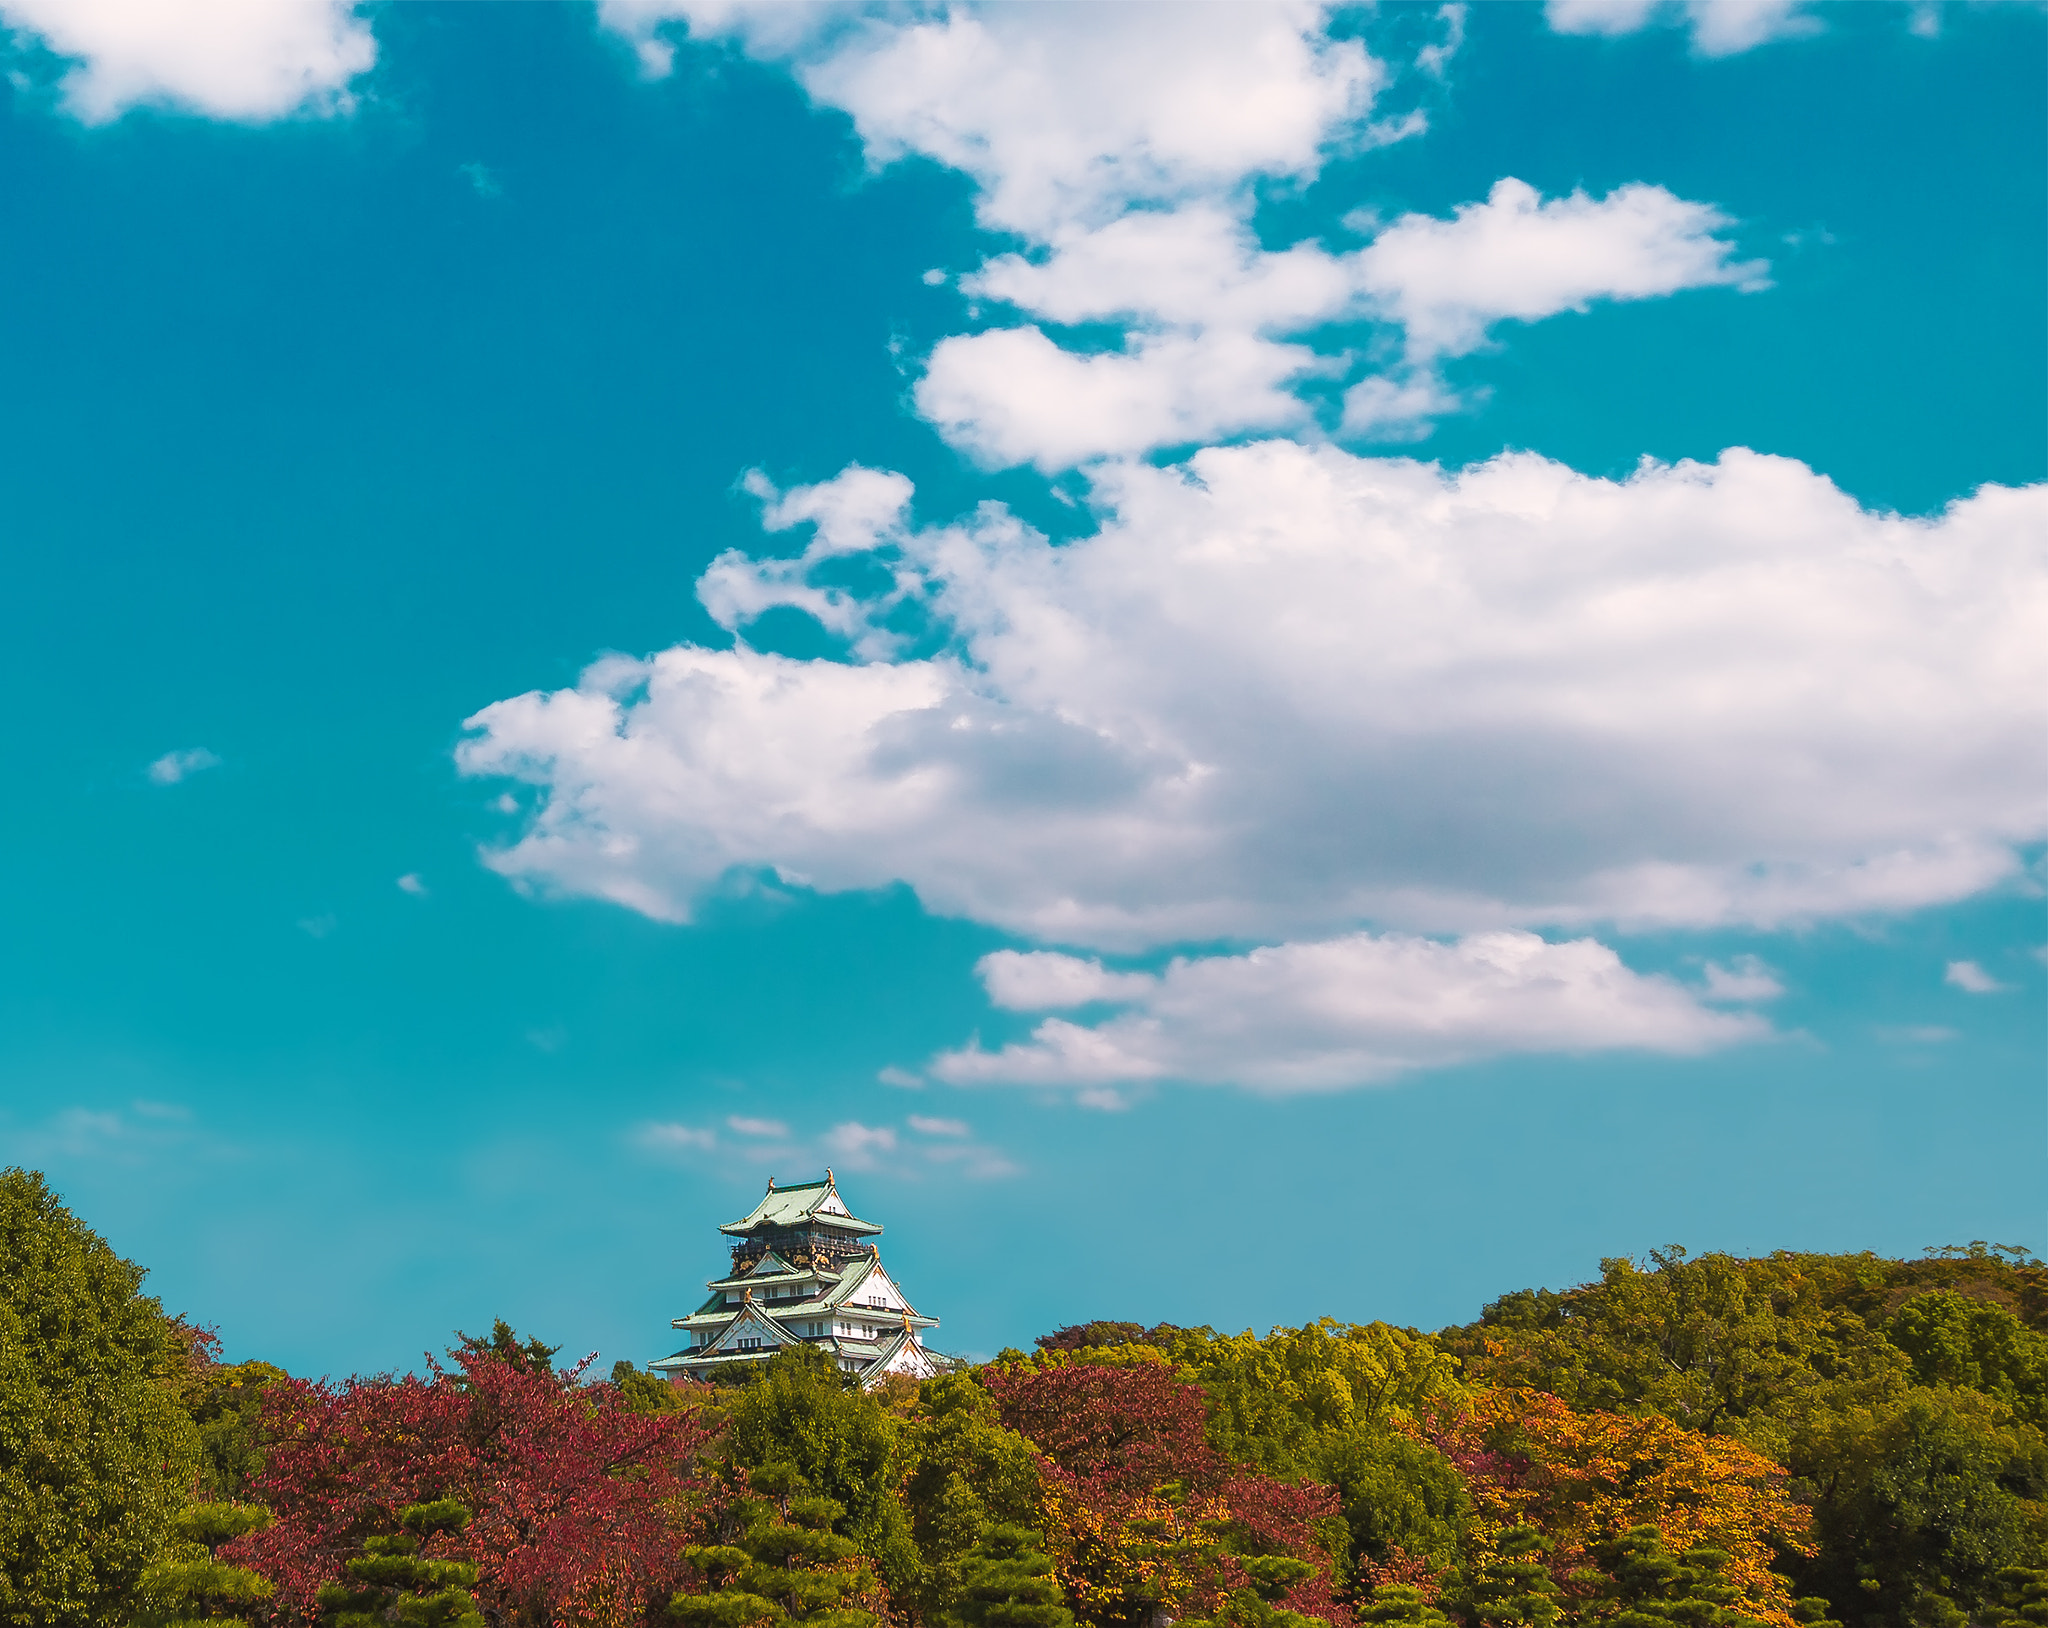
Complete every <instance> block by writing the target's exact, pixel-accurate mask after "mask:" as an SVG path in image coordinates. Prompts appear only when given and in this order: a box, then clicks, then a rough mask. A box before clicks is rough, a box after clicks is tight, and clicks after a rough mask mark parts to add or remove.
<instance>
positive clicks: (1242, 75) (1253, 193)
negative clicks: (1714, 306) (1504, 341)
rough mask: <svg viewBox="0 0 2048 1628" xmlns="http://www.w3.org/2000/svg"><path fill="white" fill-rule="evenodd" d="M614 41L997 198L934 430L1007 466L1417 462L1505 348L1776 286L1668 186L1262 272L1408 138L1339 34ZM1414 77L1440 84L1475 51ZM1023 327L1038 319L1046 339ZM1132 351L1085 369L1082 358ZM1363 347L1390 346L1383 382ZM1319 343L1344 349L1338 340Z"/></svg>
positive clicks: (1048, 22) (783, 14)
mask: <svg viewBox="0 0 2048 1628" xmlns="http://www.w3.org/2000/svg"><path fill="white" fill-rule="evenodd" d="M601 15H602V16H603V17H604V18H605V20H606V21H607V23H608V24H609V25H610V26H611V27H613V28H614V29H616V30H618V31H619V32H621V33H623V34H624V35H626V36H627V37H628V38H630V39H632V40H634V41H635V42H636V44H637V45H638V46H639V47H640V49H641V52H642V56H643V60H646V61H647V62H649V64H650V65H651V66H653V67H654V68H656V69H658V70H664V69H665V68H666V66H667V64H668V61H669V56H670V53H671V51H672V47H671V46H670V45H669V44H668V43H667V42H666V40H665V38H664V35H663V33H662V30H663V29H664V28H665V27H667V26H669V25H671V24H674V23H676V22H682V23H685V24H687V26H688V29H689V31H690V32H691V33H693V34H695V35H696V36H698V37H700V38H706V39H726V40H731V41H734V42H736V43H738V44H740V45H741V46H742V47H743V48H745V49H747V50H749V51H751V52H752V53H753V54H754V55H756V56H759V57H763V58H765V59H767V60H770V61H775V62H779V63H782V64H784V65H786V66H787V67H788V68H789V70H790V71H791V72H792V73H793V74H794V75H795V76H796V78H797V80H798V81H799V82H800V83H801V84H802V85H803V86H804V87H805V89H806V90H807V91H809V93H810V94H811V96H812V97H813V98H814V99H815V100H816V101H817V102H819V103H820V104H821V105H824V106H829V107H835V108H838V109H841V110H843V111H844V112H845V113H847V114H848V115H849V116H850V117H851V119H852V121H853V124H854V128H855V130H856V131H857V132H858V134H859V136H860V138H861V140H862V143H863V145H864V148H865V150H866V153H867V155H868V159H869V161H870V163H872V164H875V165H885V164H888V163H891V162H894V161H896V160H898V159H900V158H903V157H906V156H910V155H917V156H921V157H924V158H928V159H932V160H935V161H936V162H938V163H941V164H944V165H947V166H949V167H951V168H953V169H956V170H959V171H961V172H962V173H964V174H966V175H968V176H969V177H971V178H972V179H973V180H974V182H975V183H976V187H977V195H976V201H977V208H978V210H979V213H980V217H981V219H982V222H983V223H984V224H985V225H986V226H988V227H990V228H992V229H994V230H996V231H999V232H1003V233H1007V234H1011V235H1012V236H1013V237H1015V238H1017V239H1021V240H1022V242H1023V245H1024V247H1023V248H1022V249H1020V250H1016V251H1012V252H1007V253H998V254H996V255H994V256H992V257H991V258H990V259H988V260H987V261H985V262H984V263H983V264H982V265H981V266H979V267H978V268H976V269H974V270H972V271H969V272H968V273H967V274H966V275H964V276H963V277H961V278H960V280H959V281H960V288H961V292H962V293H963V294H965V295H966V296H967V297H968V298H969V300H970V301H972V302H973V304H972V305H971V306H970V317H971V319H973V320H979V316H978V313H980V312H981V311H982V310H984V309H985V308H988V309H992V310H993V312H994V316H993V319H992V322H991V325H990V326H988V327H986V328H984V329H983V330H982V331H979V332H973V333H961V334H955V335H953V336H951V337H948V338H946V339H944V340H942V341H940V342H939V343H938V345H936V346H935V347H934V349H933V351H932V353H931V355H930V356H929V358H928V359H927V362H926V368H925V372H924V376H923V377H922V379H921V380H920V381H919V382H918V385H917V387H916V392H915V399H916V403H917V406H918V410H919V411H920V412H921V413H922V414H923V415H924V416H925V417H926V418H927V419H929V420H930V421H931V422H932V423H933V424H934V425H936V426H937V427H938V429H939V431H940V433H941V434H942V435H944V436H945V437H946V438H947V439H948V440H949V441H951V442H952V443H953V444H954V445H955V446H957V447H959V448H961V449H962V450H964V451H966V452H967V453H969V454H970V455H971V456H972V457H974V458H975V459H976V460H978V461H980V462H982V463H984V464H988V465H993V466H1004V465H1014V464H1025V463H1028V464H1035V465H1037V466H1038V467H1039V468H1041V469H1044V470H1047V471H1053V470H1059V469H1065V468H1070V467H1074V466H1077V465H1080V464H1085V463H1087V462H1089V461H1091V460H1094V459H1098V458H1104V457H1118V456H1128V455H1134V454H1141V453H1145V452H1148V451H1151V450H1153V449H1155V448H1160V447H1173V446H1183V445H1193V444H1198V443H1204V442H1213V441H1217V440H1223V439H1228V438H1233V437H1239V436H1244V435H1249V434H1257V433H1271V432H1276V431H1284V432H1289V433H1295V432H1303V431H1306V432H1310V433H1314V434H1335V435H1338V436H1340V437H1351V438H1369V439H1377V440H1403V439H1411V438H1414V437H1416V436H1418V435H1420V434H1422V433H1425V432H1426V429H1427V426H1428V423H1429V421H1430V420H1431V419H1432V418H1434V417H1436V416H1438V415H1440V414H1442V413H1444V412H1449V411H1453V410H1456V409H1457V408H1458V407H1459V406H1460V405H1461V403H1460V401H1459V399H1458V398H1457V396H1456V395H1455V393H1453V392H1452V391H1451V390H1450V389H1449V388H1448V387H1447V386H1446V385H1445V384H1444V382H1443V380H1442V378H1441V377H1440V376H1439V374H1438V373H1437V371H1436V363H1437V362H1438V360H1439V359H1440V358H1442V357H1445V356H1449V355H1459V354H1463V353H1466V352H1469V351H1472V350H1475V349H1477V348H1478V347H1480V346H1481V345H1482V344H1484V343H1485V342H1486V339H1487V336H1488V332H1489V329H1490V328H1491V327H1492V326H1493V325H1494V324H1496V323H1499V322H1503V321H1521V322H1533V321H1537V320H1540V319H1542V318H1544V317H1549V316H1554V315H1556V314H1558V313H1559V312H1563V311H1575V310H1584V309H1586V308H1587V306H1588V305H1590V304H1591V303H1593V302H1595V301H1600V300H1620V299H1645V298H1651V297H1656V296H1661V295H1666V294H1670V293H1674V292H1676V291H1677V290H1679V289H1683V288H1696V287H1709V286H1715V285H1736V286H1740V287H1743V288H1757V287H1761V286H1764V273H1765V271H1766V269H1767V268H1765V266H1764V265H1763V264H1762V263H1761V262H1755V261H1749V262H1745V261H1740V260H1738V259H1737V258H1736V251H1735V249H1734V246H1733V244H1732V243H1731V242H1730V241H1728V240H1727V239H1726V238H1725V236H1723V235H1720V234H1723V233H1724V232H1725V231H1726V230H1727V229H1728V228H1730V227H1731V226H1732V225H1733V224H1734V223H1733V222H1732V221H1731V220H1729V219H1728V218H1727V217H1725V216H1724V215H1723V214H1722V213H1720V212H1719V211H1718V210H1716V209H1714V208H1712V207H1710V206H1708V205H1705V204H1700V203H1694V202H1689V201H1687V200H1684V199H1680V198H1677V197H1675V196H1673V195H1672V194H1671V193H1669V192H1667V191H1665V190H1664V189H1663V188H1661V187H1656V186H1651V185H1642V184H1638V185H1633V186H1625V187H1621V188H1619V189H1617V190H1616V191H1615V192H1613V193H1611V194H1609V195H1608V196H1607V197H1604V198H1592V197H1588V196H1586V195H1584V194H1582V193H1573V194H1571V195H1570V196H1568V197H1564V198H1554V199H1543V198H1541V197H1539V196H1538V194H1537V193H1536V192H1535V190H1534V189H1533V188H1531V187H1529V186H1527V185H1526V184H1524V183H1523V182H1521V181H1519V180H1515V179H1513V178H1506V179H1503V180H1501V181H1500V182H1499V183H1498V184H1496V185H1495V187H1494V188H1493V189H1492V191H1491V193H1490V194H1489V196H1488V197H1487V198H1486V199H1485V200H1483V201H1479V202H1474V203H1470V204H1467V205H1465V206H1463V207H1461V208H1459V209H1458V210H1456V211H1455V212H1454V214H1453V215H1452V216H1451V217H1450V218H1449V219H1433V218H1431V217H1427V216H1422V215H1408V216H1404V217H1402V218H1401V219H1399V220H1397V221H1395V222H1393V223H1392V224H1391V225H1388V226H1386V227H1385V228H1384V229H1380V228H1378V227H1377V226H1375V225H1373V224H1372V223H1365V224H1364V225H1363V226H1362V228H1361V235H1369V236H1370V237H1371V241H1370V242H1368V243H1366V244H1365V245H1364V246H1363V247H1360V248H1353V249H1335V250H1333V249H1331V248H1329V247H1327V246H1325V245H1324V244H1323V243H1321V242H1317V241H1312V240H1305V241H1300V242H1296V243H1294V244H1293V245H1291V246H1288V247H1284V248H1268V247H1265V246H1263V245H1262V243H1261V241H1260V239H1259V237H1258V235H1257V234H1256V233H1255V231H1254V229H1253V217H1254V213H1255V209H1256V206H1257V203H1258V200H1259V196H1260V189H1261V188H1262V187H1263V188H1271V187H1273V186H1275V185H1279V186H1282V187H1285V186H1291V185H1297V184H1299V183H1301V182H1304V181H1306V180H1309V179H1311V178H1313V177H1314V176H1315V175H1316V174H1317V173H1318V172H1319V171H1320V169H1321V168H1322V166H1323V164H1324V163H1325V161H1326V160H1327V159H1328V158H1329V157H1330V156H1332V155H1333V154H1336V153H1340V152H1344V151H1355V150H1358V149H1362V148H1367V147H1371V146H1374V145H1381V144H1384V143H1387V142H1391V141H1399V140H1404V139H1407V138H1409V137H1411V136H1415V135H1418V134H1420V133H1421V132H1422V131H1423V130H1425V129H1426V128H1427V119H1426V117H1425V115H1424V113H1423V112H1422V110H1421V109H1419V108H1414V107H1411V108H1409V109H1407V110H1406V111H1405V112H1397V113H1391V114H1389V113H1384V112H1381V111H1380V110H1379V108H1378V107H1377V105H1376V104H1377V103H1378V102H1379V101H1380V100H1381V99H1382V96H1383V93H1384V92H1385V90H1386V87H1387V85H1388V84H1389V82H1390V81H1391V80H1392V78H1393V77H1394V70H1393V69H1392V68H1391V67H1390V66H1389V65H1388V64H1387V63H1385V62H1383V61H1381V60H1380V59H1378V58H1376V57H1374V56H1373V55H1372V54H1371V53H1370V52H1369V51H1368V50H1367V48H1366V47H1365V45H1363V44H1362V43H1361V42H1360V41H1358V40H1356V39H1349V38H1346V39H1338V38H1333V37H1332V34H1331V32H1330V29H1329V17H1328V15H1327V13H1326V11H1325V8H1323V7H1321V6H1316V5H1306V4H1299V3H1291V0H1290V3H1285V4H1252V5H1242V4H1215V5H1203V6H1195V7H1188V8H1183V9H1181V10H1179V11H1176V12H1175V13H1174V26H1173V27H1172V28H1170V29H1165V28H1161V27H1159V26H1158V18H1159V14H1158V13H1156V12H1154V11H1152V10H1150V9H1148V8H1146V7H1143V6H999V7H988V8H983V9H971V8H966V7H960V8H951V9H948V10H947V11H945V12H944V13H943V14H942V15H939V16H936V17H933V16H925V17H920V16H918V15H916V14H915V13H901V12H881V13H872V12H870V13H863V12H857V11H856V12H848V11H835V10H830V9H813V8H784V7H768V8H761V7H740V6H731V5H726V4H702V3H691V0H676V3H672V4H671V3H664V0H611V3H609V4H607V5H605V6H604V7H603V8H602V10H601ZM1460 18H1461V13H1459V12H1458V11H1457V9H1456V8H1446V10H1445V12H1444V14H1443V17H1442V20H1441V21H1442V37H1441V38H1439V39H1437V40H1435V41H1434V42H1433V43H1431V44H1429V45H1426V46H1423V47H1421V48H1420V49H1419V50H1418V51H1417V52H1416V54H1415V56H1414V60H1413V63H1412V64H1411V66H1412V67H1413V68H1414V69H1415V70H1417V71H1418V72H1419V73H1420V74H1421V75H1422V76H1424V77H1434V76H1441V75H1442V73H1443V72H1444V70H1445V67H1446V65H1447V63H1448V62H1449V60H1450V57H1451V55H1452V53H1453V52H1454V51H1455V50H1456V48H1457V44H1458V41H1459V39H1460V37H1461V34H1462V29H1461V24H1460ZM1020 319H1021V320H1020ZM1078 324H1091V325H1100V324H1109V325H1111V326H1112V327H1113V328H1115V329H1117V330H1118V331H1119V333H1120V338H1119V339H1118V341H1117V342H1116V343H1113V344H1111V345H1109V346H1107V347H1105V346H1104V345H1103V344H1102V343H1101V337H1100V334H1099V332H1097V333H1093V334H1091V335H1090V336H1089V338H1088V339H1087V340H1086V342H1084V341H1083V340H1082V339H1081V338H1078V337H1076V336H1075V335H1074V334H1072V333H1071V332H1070V331H1069V330H1071V329H1072V328H1073V327H1074V326H1075V325H1078ZM1336 324H1344V325H1348V327H1349V328H1350V329H1352V330H1356V329H1358V328H1359V327H1361V326H1365V327H1368V328H1370V327H1372V326H1373V325H1379V326H1380V327H1382V328H1384V329H1387V330H1391V333H1392V335H1393V336H1394V339H1395V346H1394V349H1395V352H1396V353H1397V359H1396V360H1395V361H1394V362H1393V363H1392V365H1391V366H1388V365H1386V364H1385V361H1384V359H1383V358H1382V359H1381V360H1380V361H1377V362H1376V361H1375V360H1374V349H1375V347H1374V346H1372V345H1370V344H1361V343H1360V342H1359V341H1358V339H1357V337H1356V333H1355V332H1353V333H1352V336H1351V337H1350V338H1348V339H1346V340H1344V341H1343V342H1341V343H1338V342H1330V341H1328V339H1327V331H1328V330H1330V329H1331V328H1332V325H1336ZM1319 330H1322V331H1323V332H1321V333H1319Z"/></svg>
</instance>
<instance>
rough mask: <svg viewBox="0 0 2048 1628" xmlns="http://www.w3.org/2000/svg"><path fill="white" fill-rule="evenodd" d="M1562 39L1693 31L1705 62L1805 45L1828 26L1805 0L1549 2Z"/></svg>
mask: <svg viewBox="0 0 2048 1628" xmlns="http://www.w3.org/2000/svg"><path fill="white" fill-rule="evenodd" d="M1543 10H1544V16H1545V18H1546V20H1547V21H1548V22H1549V24H1550V26H1551V27H1552V28H1553V29H1555V30H1556V31H1557V32H1558V33H1560V34H1606V35H1617V34H1634V33H1637V32H1639V31H1640V30H1642V29H1645V28H1650V27H1654V26H1664V27H1682V28H1686V29H1688V30H1690V31H1691V34H1692V48H1693V49H1694V50H1695V51H1696V52H1698V53H1699V54H1700V55H1701V56H1703V57H1725V56H1735V55H1737V54H1738V53H1740V52H1743V51H1748V50H1751V49H1753V48H1754V47H1756V46H1759V45H1766V44H1769V43H1770V42H1771V41H1773V40H1789V39H1803V38H1806V37H1808V36H1809V35H1813V34H1818V33H1819V32H1820V31H1821V28H1822V26H1823V25H1822V24H1821V21H1820V19H1819V18H1817V17H1815V16H1814V15H1813V14H1812V12H1811V11H1810V10H1809V9H1808V7H1807V5H1806V3H1805V0H1548V3H1547V4H1546V5H1545V6H1544V8H1543Z"/></svg>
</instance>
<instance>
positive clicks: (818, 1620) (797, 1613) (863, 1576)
mask: <svg viewBox="0 0 2048 1628" xmlns="http://www.w3.org/2000/svg"><path fill="white" fill-rule="evenodd" d="M753 1484H754V1487H755V1489H756V1490H757V1491H762V1492H766V1493H768V1494H769V1496H768V1497H767V1498H761V1499H754V1500H752V1501H750V1502H749V1503H747V1504H744V1505H742V1506H741V1509H740V1515H741V1518H742V1519H743V1520H744V1521H745V1522H746V1525H745V1528H744V1530H742V1531H741V1533H740V1534H739V1536H738V1537H736V1538H735V1539H734V1540H733V1541H732V1542H731V1543H729V1544H706V1545H693V1546H691V1547H690V1548H688V1549H685V1550H684V1551H683V1553H684V1554H685V1555H686V1556H687V1557H688V1558H689V1560H690V1562H691V1563H692V1564H693V1565H695V1566H696V1567H697V1569H698V1570H699V1571H701V1572H702V1573H703V1574H704V1575H705V1577H706V1578H708V1579H711V1580H713V1581H714V1582H715V1583H716V1586H715V1587H714V1588H713V1589H712V1591H711V1592H710V1593H708V1594H678V1595H677V1596H676V1597H675V1598H674V1599H673V1600H672V1601H670V1602H669V1608H668V1609H669V1615H670V1616H672V1617H674V1618H676V1619H677V1621H679V1622H681V1623H683V1624H685V1625H686V1628H754V1625H756V1624H766V1623H779V1622H801V1623H803V1624H804V1625H805V1628H876V1625H877V1621H878V1619H877V1618H876V1617H875V1615H874V1614H873V1613H872V1612H869V1611H863V1610H860V1609H859V1608H858V1607H855V1606H852V1605H849V1604H848V1603H847V1602H848V1601H849V1600H850V1599H855V1598H858V1597H860V1596H861V1595H864V1594H866V1593H868V1592H869V1591H871V1590H872V1589H873V1588H874V1587H875V1576H874V1573H873V1572H871V1571H869V1570H868V1567H867V1563H866V1562H865V1561H863V1560H860V1559H859V1555H860V1548H859V1545H857V1544H856V1543H854V1541H853V1540H852V1539H851V1538H843V1537H840V1536H839V1535H838V1534H837V1533H836V1532H834V1531H833V1530H832V1528H833V1526H834V1524H836V1523H837V1522H838V1521H839V1520H840V1519H841V1518H842V1517H843V1516H844V1515H845V1514H846V1508H845V1506H844V1505H843V1504H841V1503H839V1502H838V1501H837V1500H836V1499H832V1498H815V1497H807V1496H804V1493H805V1492H806V1491H807V1488H806V1484H805V1482H804V1480H803V1478H802V1477H801V1476H799V1475H797V1474H796V1473H795V1472H794V1471H792V1470H789V1469H788V1468H786V1467H785V1466H779V1465H777V1466H770V1467H769V1468H767V1469H765V1470H761V1471H758V1472H756V1473H755V1475H754V1477H753Z"/></svg>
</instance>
